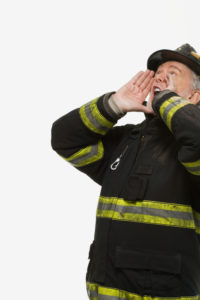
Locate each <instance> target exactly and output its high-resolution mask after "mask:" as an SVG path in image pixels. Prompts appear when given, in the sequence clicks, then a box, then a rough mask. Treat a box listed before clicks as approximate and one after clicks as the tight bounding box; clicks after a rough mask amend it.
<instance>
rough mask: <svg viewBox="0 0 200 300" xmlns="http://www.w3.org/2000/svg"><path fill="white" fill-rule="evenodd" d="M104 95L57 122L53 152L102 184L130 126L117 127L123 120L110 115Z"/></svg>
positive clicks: (107, 97)
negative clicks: (114, 154) (111, 159)
mask: <svg viewBox="0 0 200 300" xmlns="http://www.w3.org/2000/svg"><path fill="white" fill-rule="evenodd" d="M113 93H114V92H112V93H108V94H104V95H102V96H100V97H98V98H96V99H94V100H92V101H90V102H88V103H87V104H85V105H83V106H81V107H80V108H78V109H75V110H73V111H71V112H69V113H68V114H66V115H64V116H62V117H61V118H59V119H58V120H56V121H55V122H54V123H53V125H52V130H51V133H52V135H51V145H52V148H53V149H54V150H55V151H56V152H57V153H58V154H59V155H60V156H61V157H62V158H64V159H65V160H66V161H67V162H69V163H71V164H72V165H73V166H74V167H76V168H77V169H78V170H80V171H82V172H84V173H86V174H87V175H88V176H90V177H91V178H92V179H93V180H94V181H95V182H97V183H98V184H102V181H103V178H104V174H105V170H106V168H107V166H108V162H109V160H110V158H111V155H112V153H113V151H114V149H115V148H116V146H117V145H118V143H119V142H120V140H121V138H122V136H123V134H124V132H125V131H126V130H125V128H126V126H116V127H114V128H113V126H114V125H115V124H116V123H117V120H118V119H119V118H120V117H121V116H119V115H116V114H115V113H114V112H113V111H112V112H111V110H110V111H109V109H110V108H109V106H108V105H106V103H107V102H106V101H107V100H108V99H109V97H110V96H111V95H112V94H113Z"/></svg>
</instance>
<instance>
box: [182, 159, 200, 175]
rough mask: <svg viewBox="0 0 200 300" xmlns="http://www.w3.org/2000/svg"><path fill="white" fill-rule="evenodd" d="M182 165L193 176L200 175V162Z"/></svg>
mask: <svg viewBox="0 0 200 300" xmlns="http://www.w3.org/2000/svg"><path fill="white" fill-rule="evenodd" d="M181 164H182V165H183V166H184V167H185V168H186V170H187V171H188V172H189V173H191V174H193V175H200V160H197V161H194V162H188V163H183V162H181Z"/></svg>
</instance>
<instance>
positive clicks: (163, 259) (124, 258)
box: [115, 247, 181, 274]
mask: <svg viewBox="0 0 200 300" xmlns="http://www.w3.org/2000/svg"><path fill="white" fill-rule="evenodd" d="M115 266H116V267H117V268H126V269H145V270H155V271H162V272H167V273H173V274H178V273H180V270H181V255H180V254H179V253H178V254H163V253H162V252H160V251H152V250H126V249H122V248H121V247H117V248H116V256H115Z"/></svg>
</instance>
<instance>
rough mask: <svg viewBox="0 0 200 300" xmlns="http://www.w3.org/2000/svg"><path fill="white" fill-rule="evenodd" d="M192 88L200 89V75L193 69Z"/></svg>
mask: <svg viewBox="0 0 200 300" xmlns="http://www.w3.org/2000/svg"><path fill="white" fill-rule="evenodd" d="M192 88H193V89H194V90H200V77H199V76H198V75H197V74H196V73H194V72H193V71H192Z"/></svg>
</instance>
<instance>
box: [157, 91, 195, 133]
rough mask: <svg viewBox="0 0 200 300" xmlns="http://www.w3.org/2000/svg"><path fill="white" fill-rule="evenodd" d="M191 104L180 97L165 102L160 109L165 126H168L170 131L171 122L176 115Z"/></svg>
mask: <svg viewBox="0 0 200 300" xmlns="http://www.w3.org/2000/svg"><path fill="white" fill-rule="evenodd" d="M188 104H191V103H190V102H189V101H188V100H186V99H183V98H181V97H178V96H174V97H171V98H170V99H168V100H166V101H164V102H163V104H162V105H161V107H160V115H161V118H162V119H163V121H164V122H165V124H166V125H167V126H168V128H169V129H170V130H172V128H171V121H172V118H173V116H174V114H175V113H176V112H177V111H178V110H179V109H180V108H182V107H184V106H185V105H188Z"/></svg>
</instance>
